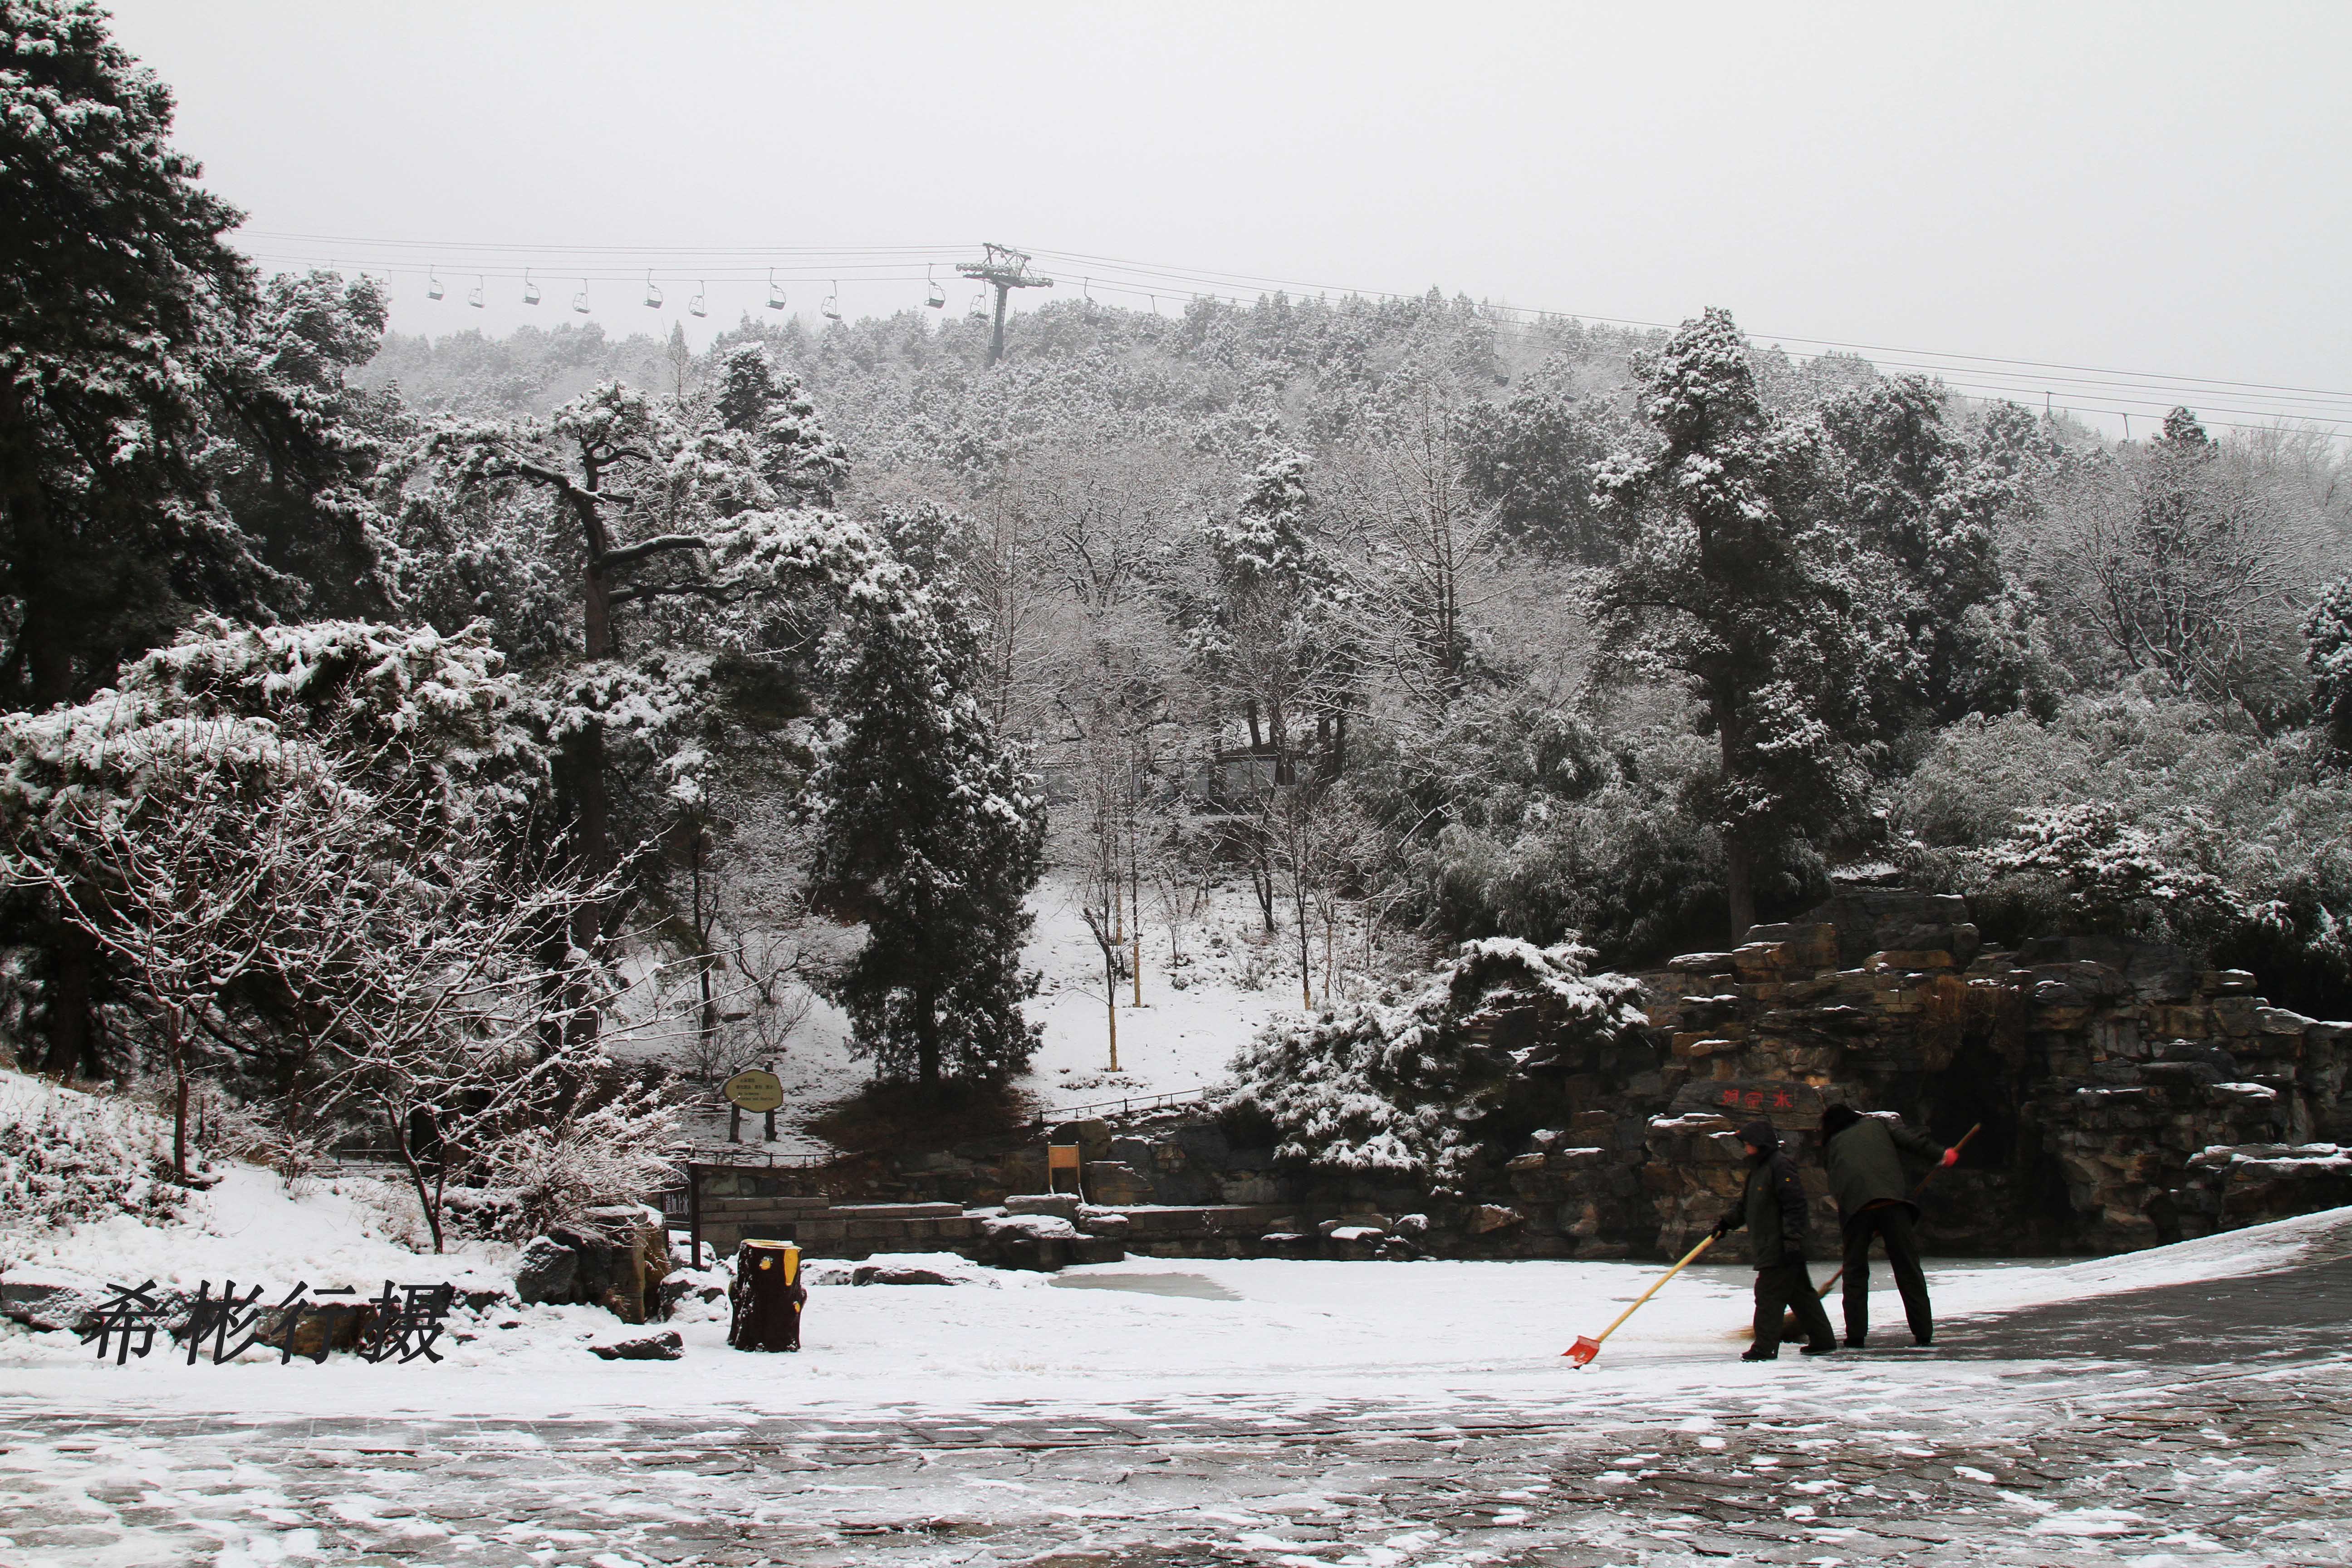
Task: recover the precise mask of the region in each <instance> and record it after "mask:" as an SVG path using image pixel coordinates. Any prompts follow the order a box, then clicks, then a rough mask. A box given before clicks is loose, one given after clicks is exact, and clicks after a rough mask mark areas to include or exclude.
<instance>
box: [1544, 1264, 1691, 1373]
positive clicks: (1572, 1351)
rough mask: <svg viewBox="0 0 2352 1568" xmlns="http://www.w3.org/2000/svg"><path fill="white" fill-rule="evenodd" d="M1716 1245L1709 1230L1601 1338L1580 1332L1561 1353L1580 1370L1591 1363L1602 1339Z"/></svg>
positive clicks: (1599, 1350)
mask: <svg viewBox="0 0 2352 1568" xmlns="http://www.w3.org/2000/svg"><path fill="white" fill-rule="evenodd" d="M1714 1245H1715V1233H1714V1232H1713V1231H1709V1232H1708V1233H1707V1235H1706V1239H1705V1240H1704V1241H1701V1242H1700V1243H1699V1244H1698V1245H1697V1246H1696V1247H1692V1248H1691V1249H1690V1250H1689V1251H1688V1252H1685V1253H1684V1254H1683V1260H1682V1261H1681V1262H1680V1263H1677V1264H1675V1266H1674V1267H1673V1268H1669V1269H1667V1270H1666V1271H1665V1273H1664V1276H1662V1277H1661V1278H1660V1279H1659V1280H1658V1282H1657V1283H1656V1284H1655V1285H1653V1286H1651V1287H1650V1288H1649V1289H1646V1290H1644V1291H1643V1292H1642V1293H1641V1294H1640V1295H1639V1296H1636V1297H1635V1298H1633V1305H1632V1306H1630V1307H1628V1308H1626V1309H1625V1310H1623V1311H1622V1312H1620V1313H1618V1314H1617V1321H1616V1322H1614V1323H1612V1324H1610V1325H1609V1326H1608V1327H1607V1328H1605V1329H1603V1330H1601V1339H1600V1340H1595V1339H1588V1338H1586V1337H1585V1336H1584V1335H1582V1334H1579V1335H1577V1336H1576V1343H1575V1344H1573V1345H1571V1346H1570V1347H1569V1348H1568V1349H1567V1350H1564V1351H1562V1352H1559V1353H1560V1354H1562V1355H1564V1356H1566V1357H1568V1358H1569V1360H1570V1361H1572V1362H1574V1363H1576V1364H1577V1367H1578V1369H1579V1370H1580V1371H1581V1370H1582V1369H1583V1368H1585V1367H1588V1366H1590V1365H1591V1364H1592V1358H1593V1357H1594V1356H1597V1355H1599V1354H1600V1353H1601V1340H1605V1339H1607V1338H1608V1337H1609V1336H1610V1335H1612V1334H1613V1333H1615V1332H1616V1331H1617V1330H1618V1328H1619V1327H1620V1326H1621V1325H1622V1324H1623V1322H1624V1321H1625V1320H1626V1319H1628V1318H1630V1317H1632V1316H1633V1314H1634V1313H1635V1312H1638V1311H1640V1310H1642V1303H1643V1302H1644V1301H1646V1300H1649V1299H1650V1298H1651V1297H1653V1296H1654V1295H1656V1294H1657V1293H1658V1292H1659V1291H1660V1290H1662V1289H1664V1288H1665V1283H1666V1281H1667V1280H1668V1279H1673V1278H1674V1277H1675V1275H1677V1274H1680V1273H1681V1272H1682V1271H1683V1270H1684V1269H1685V1268H1689V1267H1690V1265H1691V1263H1692V1261H1693V1260H1694V1259H1695V1258H1697V1257H1698V1255H1699V1254H1700V1253H1702V1252H1705V1251H1706V1249H1707V1248H1708V1247H1713V1246H1714Z"/></svg>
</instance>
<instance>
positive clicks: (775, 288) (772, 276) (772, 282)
mask: <svg viewBox="0 0 2352 1568" xmlns="http://www.w3.org/2000/svg"><path fill="white" fill-rule="evenodd" d="M783 308H784V286H783V285H782V284H781V283H779V282H777V281H776V269H775V268H772V267H771V268H768V309H770V310H782V309H783Z"/></svg>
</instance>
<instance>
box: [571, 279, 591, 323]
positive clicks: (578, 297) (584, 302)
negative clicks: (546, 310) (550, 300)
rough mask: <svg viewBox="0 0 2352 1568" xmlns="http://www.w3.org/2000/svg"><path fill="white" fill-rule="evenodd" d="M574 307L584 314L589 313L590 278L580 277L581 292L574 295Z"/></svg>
mask: <svg viewBox="0 0 2352 1568" xmlns="http://www.w3.org/2000/svg"><path fill="white" fill-rule="evenodd" d="M572 309H573V310H577V311H579V312H580V313H581V314H582V315H583V316H584V315H586V314H587V313H588V279H585V278H583V279H580V292H578V293H577V294H574V295H573V296H572Z"/></svg>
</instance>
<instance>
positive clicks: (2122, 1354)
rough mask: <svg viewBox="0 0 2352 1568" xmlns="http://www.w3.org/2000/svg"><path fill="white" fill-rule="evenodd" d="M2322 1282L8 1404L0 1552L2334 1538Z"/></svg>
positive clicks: (520, 1561) (1162, 1555)
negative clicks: (1645, 1340) (1332, 1368)
mask: <svg viewBox="0 0 2352 1568" xmlns="http://www.w3.org/2000/svg"><path fill="white" fill-rule="evenodd" d="M2347 1318H2352V1262H2347V1261H2345V1260H2336V1261H2332V1262H2327V1263H2322V1264H2317V1265H2314V1266H2309V1267H2305V1268H2299V1269H2295V1270H2292V1271H2289V1272H2287V1273H2284V1274H2270V1275H2259V1276H2254V1277H2251V1278H2245V1279H2235V1280H2230V1281H2223V1282H2210V1283H2206V1284H2201V1285H2193V1286H2169V1287H2165V1288H2162V1289H2151V1290H2139V1291H2133V1292H2129V1293H2126V1294H2121V1295H2116V1296H2111V1297H2106V1298H2103V1299H2099V1300H2092V1301H2085V1302H2081V1303H2068V1304H2063V1305H2054V1306H2049V1307H2042V1308H2035V1309H2032V1310H2029V1311H2025V1312H2021V1313H2014V1314H2011V1315H2008V1316H2006V1317H2000V1318H1988V1319H1979V1320H1974V1321H1959V1322H1955V1323H1953V1324H1951V1325H1949V1326H1948V1329H1947V1331H1946V1332H1945V1334H1944V1336H1943V1339H1944V1341H1945V1342H1943V1343H1939V1345H1938V1347H1937V1349H1936V1350H1935V1351H1932V1352H1922V1351H1915V1350H1909V1349H1905V1350H1899V1351H1898V1350H1892V1349H1890V1350H1886V1351H1881V1352H1871V1353H1868V1354H1864V1355H1850V1354H1841V1355H1838V1356H1834V1357H1827V1358H1822V1359H1821V1360H1818V1361H1815V1360H1808V1359H1805V1358H1801V1357H1797V1356H1795V1355H1793V1353H1792V1354H1790V1355H1788V1356H1786V1357H1784V1359H1783V1361H1782V1362H1781V1363H1780V1364H1779V1366H1778V1367H1777V1368H1776V1369H1775V1371H1776V1373H1778V1374H1779V1375H1777V1376H1775V1377H1774V1378H1772V1379H1771V1380H1770V1381H1769V1382H1768V1383H1764V1384H1757V1383H1754V1382H1749V1383H1747V1384H1743V1385H1742V1386H1740V1387H1738V1389H1726V1390H1721V1391H1717V1390H1711V1389H1710V1388H1709V1387H1708V1386H1707V1384H1706V1383H1705V1381H1704V1380H1703V1379H1702V1380H1700V1381H1699V1382H1697V1383H1696V1384H1694V1383H1693V1382H1691V1381H1690V1379H1689V1377H1688V1376H1687V1373H1688V1371H1689V1369H1688V1368H1687V1367H1684V1368H1682V1369H1680V1371H1681V1372H1682V1373H1684V1374H1685V1375H1683V1376H1682V1377H1681V1378H1680V1379H1679V1383H1678V1386H1675V1389H1674V1391H1673V1392H1671V1393H1666V1392H1660V1393H1655V1394H1643V1393H1642V1392H1641V1391H1640V1387H1639V1385H1638V1384H1635V1385H1633V1386H1632V1391H1631V1392H1628V1389H1627V1387H1626V1386H1625V1385H1620V1386H1619V1387H1618V1388H1617V1389H1615V1390H1613V1391H1612V1392H1610V1393H1609V1394H1607V1395H1606V1396H1605V1397H1596V1393H1597V1390H1595V1391H1592V1392H1583V1393H1580V1390H1579V1385H1578V1383H1577V1382H1576V1381H1575V1376H1576V1374H1570V1373H1563V1381H1562V1382H1561V1383H1560V1384H1556V1385H1554V1387H1555V1390H1556V1392H1555V1394H1554V1396H1553V1397H1552V1398H1551V1399H1550V1400H1549V1402H1545V1401H1540V1400H1538V1399H1536V1398H1532V1397H1530V1398H1528V1399H1525V1400H1520V1401H1516V1402H1511V1403H1508V1404H1506V1403H1505V1402H1501V1401H1496V1400H1492V1399H1486V1400H1475V1401H1465V1402H1463V1403H1460V1404H1455V1405H1450V1406H1449V1405H1445V1404H1444V1403H1443V1402H1439V1401H1431V1400H1427V1399H1412V1400H1400V1401H1398V1402H1395V1403H1372V1402H1362V1401H1357V1402H1332V1403H1328V1404H1326V1405H1321V1406H1319V1407H1307V1406H1302V1405H1301V1404H1300V1403H1299V1402H1298V1400H1297V1399H1296V1398H1295V1397H1275V1396H1270V1395H1259V1396H1248V1395H1234V1396H1231V1397H1228V1398H1223V1399H1208V1398H1202V1397H1197V1396H1195V1397H1191V1398H1186V1399H1182V1400H1181V1401H1175V1400H1171V1401H1168V1402H1165V1403H1153V1402H1135V1401H1129V1402H1126V1403H1124V1404H1122V1405H1119V1406H1118V1413H1117V1414H1116V1415H1105V1414H1104V1413H1103V1411H1102V1410H1101V1409H1100V1408H1097V1409H1095V1410H1091V1411H1088V1412H1087V1413H1086V1414H1084V1415H1076V1414H1072V1413H1069V1412H1067V1411H1057V1410H1055V1409H1049V1408H1045V1407H1041V1406H1034V1405H1022V1404H1019V1403H1004V1404H997V1405H987V1406H984V1407H976V1408H973V1409H971V1410H969V1411H965V1412H960V1413H959V1412H949V1413H940V1412H927V1413H912V1412H909V1413H905V1414H901V1415H895V1416H872V1417H866V1418H856V1419H845V1418H840V1417H838V1416H837V1415H834V1414H832V1413H830V1412H828V1413H826V1414H825V1415H821V1416H820V1415H810V1416H804V1417H798V1418H794V1417H783V1416H767V1417H761V1418H758V1419H751V1420H746V1421H744V1422H742V1423H741V1424H739V1425H728V1424H725V1423H724V1422H722V1421H720V1420H716V1419H712V1418H709V1417H704V1418H700V1419H691V1420H688V1419H674V1418H642V1419H633V1420H627V1421H602V1420H596V1421H588V1420H562V1419H554V1420H540V1421H499V1420H493V1419H482V1420H446V1419H443V1420H423V1419H420V1420H415V1421H400V1420H367V1419H357V1418H335V1417H302V1418H278V1419H267V1418H258V1419H250V1420H239V1419H237V1418H235V1417H221V1416H157V1417H153V1418H148V1419H138V1418H131V1417H117V1418H105V1419H100V1418H87V1419H85V1418H78V1417H74V1416H70V1415H47V1414H42V1413H40V1412H38V1411H36V1410H32V1409H28V1408H22V1407H18V1408H15V1409H12V1410H10V1411H8V1412H7V1413H5V1415H0V1448H5V1452H0V1562H4V1563H8V1564H10V1565H11V1568H16V1565H20V1564H21V1565H22V1568H98V1565H100V1564H104V1565H108V1568H118V1565H119V1568H131V1565H138V1568H147V1565H153V1568H165V1565H169V1564H183V1563H185V1564H206V1565H211V1568H243V1565H245V1564H250V1563H279V1562H286V1563H333V1564H341V1563H383V1564H391V1563H402V1564H420V1565H422V1564H452V1565H464V1568H474V1565H482V1568H505V1565H512V1568H523V1565H525V1564H567V1565H568V1564H594V1565H597V1568H618V1565H621V1564H646V1563H665V1564H689V1563H709V1564H730V1565H750V1564H758V1563H779V1564H782V1563H791V1564H795V1565H798V1564H810V1565H823V1564H835V1563H841V1564H853V1563H854V1564H866V1563H908V1564H929V1563H941V1564H945V1563H972V1564H983V1563H1039V1564H1048V1565H1051V1568H1124V1565H1128V1564H1134V1565H1138V1568H1140V1565H1143V1564H1154V1565H1167V1568H1175V1565H1178V1564H1193V1563H1197V1564H1203V1565H1206V1564H1213V1563H1215V1564H1266V1565H1270V1568H1307V1565H1309V1564H1314V1565H1325V1568H1339V1565H1341V1564H1350V1565H1355V1564H1361V1565H1366V1568H1423V1565H1431V1568H1434V1565H1437V1564H1453V1563H1498V1564H1516V1563H1527V1564H1531V1565H1532V1564H1544V1565H1546V1568H1576V1565H1579V1564H1596V1565H1597V1564H1621V1563H1644V1564H1681V1563H1714V1562H1733V1563H1738V1562H1758V1563H1816V1564H1834V1563H1923V1564H1925V1563H1974V1564H2007V1563H2030V1564H2036V1565H2042V1564H2050V1563H2060V1562H2063V1563H2069V1564H2074V1563H2085V1564H2088V1563H2135V1564H2158V1563H2209V1564H2214V1565H2216V1568H2219V1565H2224V1564H2300V1563H2352V1352H2347V1350H2346V1349H2345V1348H2344V1347H2343V1345H2342V1333H2343V1330H2342V1325H2343V1324H2344V1323H2345V1322H2346V1321H2347ZM1893 1337H1895V1338H1900V1337H1903V1336H1901V1335H1900V1334H1899V1333H1898V1334H1897V1335H1895V1336H1893ZM1735 1350H1736V1346H1729V1345H1727V1348H1726V1351H1725V1354H1726V1356H1727V1357H1728V1356H1729V1355H1730V1354H1731V1353H1733V1352H1734V1351H1735ZM2241 1352H2242V1359H2240V1360H2237V1361H2232V1360H2231V1359H2230V1358H2231V1356H2233V1355H2238V1354H2240V1353H2241ZM2029 1355H2030V1356H2034V1357H2037V1358H2040V1359H2032V1360H2028V1359H2024V1358H2025V1357H2027V1356H2029ZM2053 1357H2054V1358H2055V1359H2051V1358H2053ZM1672 1381H1675V1380H1662V1385H1663V1383H1664V1382H1672ZM1571 1401H1572V1402H1573V1404H1572V1405H1571V1403H1570V1402H1571Z"/></svg>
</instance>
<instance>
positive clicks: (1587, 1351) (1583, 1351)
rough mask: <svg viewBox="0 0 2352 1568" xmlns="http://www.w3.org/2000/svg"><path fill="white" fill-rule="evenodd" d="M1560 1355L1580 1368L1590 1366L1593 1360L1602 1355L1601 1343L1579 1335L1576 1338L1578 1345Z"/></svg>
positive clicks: (1575, 1344) (1571, 1346)
mask: <svg viewBox="0 0 2352 1568" xmlns="http://www.w3.org/2000/svg"><path fill="white" fill-rule="evenodd" d="M1559 1353H1560V1354H1562V1355H1564V1356H1566V1357H1567V1358H1568V1359H1569V1360H1570V1361H1572V1362H1574V1363H1576V1364H1577V1365H1579V1366H1589V1365H1591V1363H1592V1358H1593V1357H1594V1356H1597V1355H1599V1354H1600V1353H1601V1342H1600V1341H1599V1340H1596V1339H1591V1338H1588V1337H1587V1336H1585V1335H1583V1334H1579V1335H1577V1336H1576V1343H1574V1344H1573V1345H1570V1347H1569V1348H1568V1349H1566V1350H1564V1351H1562V1352H1559Z"/></svg>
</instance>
